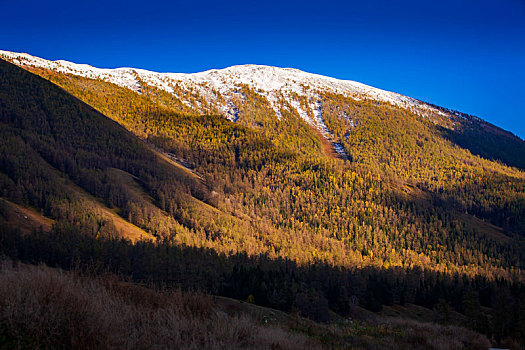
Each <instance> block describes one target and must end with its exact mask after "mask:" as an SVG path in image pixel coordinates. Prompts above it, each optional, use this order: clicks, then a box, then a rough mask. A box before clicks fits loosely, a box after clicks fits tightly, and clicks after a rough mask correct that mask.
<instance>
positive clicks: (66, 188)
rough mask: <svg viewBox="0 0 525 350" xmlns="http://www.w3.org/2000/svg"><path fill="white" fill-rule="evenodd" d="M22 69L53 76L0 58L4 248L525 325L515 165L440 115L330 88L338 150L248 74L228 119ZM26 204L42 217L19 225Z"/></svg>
mask: <svg viewBox="0 0 525 350" xmlns="http://www.w3.org/2000/svg"><path fill="white" fill-rule="evenodd" d="M33 71H34V72H35V73H37V74H39V75H41V76H43V77H45V78H46V79H48V80H49V81H51V82H52V83H54V84H56V85H53V84H51V83H50V82H48V81H46V80H44V79H42V78H40V77H37V76H35V75H33V74H31V73H29V72H27V71H24V70H22V69H20V68H18V67H16V66H14V65H12V64H9V63H6V62H4V61H0V118H1V119H0V122H1V123H2V125H1V133H2V136H1V137H2V140H4V141H2V143H1V147H2V150H1V151H2V152H1V155H0V157H1V158H0V190H1V195H2V202H1V203H0V204H1V206H0V220H2V225H1V230H2V241H1V243H2V252H3V254H6V255H8V256H11V257H14V258H20V259H22V260H24V261H32V262H38V261H43V262H46V263H48V264H51V265H55V266H61V267H63V268H70V267H71V266H74V265H75V264H90V263H94V264H95V266H97V267H98V268H107V269H110V270H112V271H114V272H116V273H119V274H122V275H124V276H128V277H130V278H132V279H134V280H137V281H146V280H148V281H154V283H157V284H158V285H163V284H164V285H169V286H178V287H181V288H184V289H199V290H202V291H204V292H208V293H214V294H219V295H225V296H230V297H235V298H238V299H243V300H244V299H250V300H251V301H254V302H255V303H258V304H260V305H265V306H271V307H274V308H278V309H282V310H287V311H290V310H297V311H298V312H299V313H300V314H302V315H305V316H308V317H311V318H314V319H317V320H322V321H326V320H328V319H329V316H328V315H329V310H332V311H335V312H336V313H338V314H340V315H343V316H347V315H349V314H350V313H351V312H352V305H354V304H355V303H359V304H361V305H362V306H365V307H366V308H368V309H370V310H373V311H379V310H380V309H381V308H382V305H392V304H398V305H405V304H407V303H411V304H413V303H415V304H418V305H422V306H425V307H428V308H430V309H432V308H434V309H439V308H450V309H451V310H452V309H453V310H456V311H458V312H460V313H462V314H463V315H464V316H465V317H466V318H465V319H464V320H463V321H462V322H463V323H464V325H467V326H470V327H471V328H474V329H476V330H477V331H480V332H483V333H485V334H487V335H488V336H489V337H494V339H495V340H496V341H501V340H502V339H504V338H508V337H511V338H514V339H516V340H517V341H522V342H523V341H524V338H523V336H524V334H525V332H523V330H524V329H525V327H524V325H525V323H524V322H525V320H524V319H523V315H524V314H525V313H524V312H523V311H524V310H525V294H524V293H525V289H524V286H523V284H522V283H523V275H522V269H523V264H524V261H525V249H524V244H525V239H524V236H525V215H524V213H525V173H523V171H521V170H519V169H518V168H513V167H510V166H508V165H505V164H503V163H501V162H495V161H493V160H489V159H484V158H482V157H479V156H476V155H473V153H472V152H471V151H469V150H468V149H466V148H462V147H461V145H462V144H461V142H459V141H458V144H456V143H454V140H453V138H452V137H450V134H447V133H448V131H447V130H450V129H447V128H444V126H443V125H440V124H439V123H438V124H437V123H435V122H434V121H431V120H429V119H427V118H424V117H422V116H420V115H418V114H415V113H413V112H411V111H410V110H408V109H404V108H401V107H396V106H394V105H391V104H388V103H379V102H377V101H372V100H360V101H356V100H355V99H352V98H349V97H345V96H340V95H331V94H328V93H327V94H325V95H323V96H322V101H321V108H322V110H323V111H324V112H323V113H324V119H325V123H326V125H327V127H329V129H330V131H331V133H332V134H333V141H334V142H335V143H340V144H341V146H342V147H343V148H344V150H345V153H346V154H347V155H348V159H347V160H345V159H340V158H338V157H334V156H333V153H331V152H330V151H329V148H330V145H329V144H328V145H327V141H326V139H325V138H324V136H322V135H321V134H320V133H319V131H318V130H315V129H313V128H312V127H311V126H309V125H308V124H307V123H306V122H305V121H304V120H303V119H301V118H300V116H299V115H297V114H296V113H295V112H294V111H293V109H286V108H283V110H282V114H281V116H280V119H277V118H276V117H275V116H274V115H272V111H271V110H270V109H269V108H268V106H267V105H266V102H264V101H261V100H258V99H257V95H256V94H250V91H249V90H246V91H244V93H243V96H244V99H245V101H248V102H246V104H244V105H243V106H242V108H239V111H238V112H239V115H238V118H239V119H238V123H233V122H231V121H229V120H227V119H226V118H225V117H223V116H219V115H206V116H201V115H197V113H196V111H191V110H187V111H186V112H182V111H181V109H180V108H179V107H178V106H180V105H181V104H180V103H177V101H175V100H173V99H170V98H169V96H166V95H164V94H163V93H162V91H160V90H156V89H154V88H152V87H150V88H147V89H146V88H144V89H143V90H142V91H141V94H138V93H136V92H134V91H131V90H129V89H127V88H123V87H119V86H117V85H114V84H111V83H108V82H104V81H101V80H94V79H88V78H82V77H79V76H74V75H67V74H61V73H57V72H53V71H50V70H45V69H40V68H33ZM57 85H58V86H57ZM64 90H65V91H67V92H69V93H71V94H72V95H73V96H76V97H77V98H78V99H80V100H82V101H83V102H81V101H79V100H77V99H76V98H74V97H73V96H71V95H69V94H68V93H66V92H65V91H64ZM287 111H288V112H287ZM105 116H107V117H109V118H111V119H113V121H112V120H109V119H108V118H106V117H105ZM119 124H120V125H119ZM474 153H480V152H474ZM16 208H19V209H16ZM20 208H22V209H24V210H32V211H33V212H34V213H35V216H38V215H40V216H41V220H40V221H42V220H44V219H45V220H53V222H54V224H53V225H52V228H50V229H49V228H48V229H45V230H44V227H43V228H42V229H40V228H39V226H42V225H40V221H39V220H35V222H34V224H33V227H34V229H33V230H27V228H26V229H25V230H22V232H20V231H21V226H20V222H19V221H20V220H19V219H17V218H18V216H14V215H13V211H14V210H15V209H16V210H22V209H20ZM13 218H14V219H13ZM24 227H27V226H24ZM43 231H48V232H43ZM119 237H125V238H128V239H130V240H131V241H129V240H121V239H120V238H119ZM132 241H133V242H135V243H132ZM441 321H442V322H448V320H446V319H443V320H441Z"/></svg>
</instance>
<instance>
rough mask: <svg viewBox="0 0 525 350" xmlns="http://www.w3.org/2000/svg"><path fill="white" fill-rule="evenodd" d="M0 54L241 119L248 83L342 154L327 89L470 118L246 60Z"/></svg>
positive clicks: (278, 111) (434, 115)
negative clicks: (188, 65) (143, 61)
mask: <svg viewBox="0 0 525 350" xmlns="http://www.w3.org/2000/svg"><path fill="white" fill-rule="evenodd" d="M0 58H3V59H5V60H7V61H10V62H12V63H14V64H16V65H19V66H22V67H24V66H25V67H36V68H44V69H49V70H52V71H56V72H60V73H65V74H73V75H77V76H82V77H85V78H91V79H99V80H103V81H107V82H110V83H114V84H116V85H119V86H121V87H125V88H128V89H131V90H133V91H135V92H137V93H141V91H142V89H143V88H144V85H145V84H146V85H149V86H151V87H154V88H157V89H160V90H163V91H165V92H167V93H169V94H172V95H173V96H175V97H176V98H178V99H179V100H181V101H182V102H183V103H184V104H186V105H188V106H189V107H191V108H193V109H194V110H195V111H196V112H198V113H209V112H210V108H213V110H214V111H218V112H219V113H221V114H223V115H225V116H226V117H227V118H229V119H230V120H232V121H236V120H237V118H238V109H239V103H242V98H243V96H242V92H240V88H242V87H248V88H250V89H251V90H252V91H254V92H256V93H257V94H258V95H259V96H260V97H261V98H263V99H265V100H266V101H267V104H268V105H269V106H270V107H271V109H273V111H274V112H275V116H276V117H277V118H281V117H282V108H288V109H293V111H294V112H295V113H297V114H298V115H299V116H300V117H301V118H302V119H304V121H305V122H306V123H308V124H309V125H311V126H312V127H314V128H316V129H318V130H319V131H320V132H321V134H322V135H324V136H325V138H327V140H329V141H330V142H332V143H333V146H334V149H335V150H336V151H337V152H338V153H340V154H342V152H344V151H343V150H342V147H340V145H339V144H338V143H337V141H336V140H334V139H333V134H332V132H331V131H330V130H329V128H328V127H327V126H326V124H325V122H324V119H323V110H322V104H321V100H322V98H323V96H325V95H326V94H337V95H341V96H344V97H349V98H353V99H356V100H362V99H372V100H376V101H380V102H385V103H390V104H392V105H395V106H398V107H401V108H406V109H408V110H411V111H412V112H414V113H416V114H419V115H421V116H424V117H426V118H429V119H430V120H433V121H435V120H437V119H439V118H441V119H448V120H451V121H452V122H453V123H455V122H456V121H459V120H460V119H461V120H465V119H466V118H467V119H468V118H471V117H469V116H466V115H463V114H461V113H458V112H455V111H452V110H447V109H440V108H437V107H435V106H432V105H430V104H427V103H424V102H421V101H419V100H416V99H413V98H410V97H407V96H403V95H400V94H397V93H394V92H390V91H385V90H381V89H378V88H374V87H371V86H368V85H365V84H362V83H358V82H355V81H350V80H339V79H335V78H330V77H326V76H322V75H318V74H312V73H307V72H303V71H300V70H298V69H293V68H278V67H271V66H264V65H254V64H248V65H239V66H232V67H228V68H224V69H212V70H208V71H204V72H200V73H191V74H185V73H157V72H151V71H147V70H143V69H134V68H116V69H101V68H96V67H92V66H90V65H87V64H76V63H72V62H68V61H63V60H58V61H49V60H45V59H42V58H38V57H35V56H31V55H29V54H25V53H15V52H9V51H0ZM188 93H190V94H191V96H194V97H195V96H196V98H193V99H192V101H188V100H187V99H185V98H184V97H183V95H184V94H188ZM203 102H204V103H203ZM344 117H347V116H344ZM349 123H350V125H352V124H353V121H352V120H349Z"/></svg>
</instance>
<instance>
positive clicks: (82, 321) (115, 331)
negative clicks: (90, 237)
mask: <svg viewBox="0 0 525 350" xmlns="http://www.w3.org/2000/svg"><path fill="white" fill-rule="evenodd" d="M2 342H3V344H2ZM2 346H3V347H13V348H18V349H21V348H40V349H45V348H53V349H236V348H250V349H274V348H275V349H308V348H319V347H320V346H319V344H318V343H317V342H316V341H314V340H313V339H311V338H308V337H306V336H305V335H301V334H296V333H290V332H289V331H286V330H284V329H282V328H277V327H268V326H264V325H261V324H260V323H258V322H257V321H256V320H254V319H252V318H250V317H249V316H229V315H228V314H226V313H224V312H220V311H218V310H217V309H216V308H215V307H214V304H213V301H212V299H211V298H210V297H206V296H199V295H192V294H187V293H181V292H156V291H153V290H150V289H147V288H143V287H140V286H137V285H133V284H126V283H121V282H119V281H118V280H117V279H115V278H114V277H103V278H102V277H101V278H92V277H90V278H88V277H80V276H78V275H76V274H73V273H65V272H62V271H60V270H56V269H51V268H47V267H44V266H38V267H36V266H27V265H18V266H13V263H11V262H3V263H2V266H1V269H0V348H1V347H2Z"/></svg>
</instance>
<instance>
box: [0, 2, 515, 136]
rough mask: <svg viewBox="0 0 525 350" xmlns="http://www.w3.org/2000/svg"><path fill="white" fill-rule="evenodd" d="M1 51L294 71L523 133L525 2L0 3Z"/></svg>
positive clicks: (187, 67) (168, 68)
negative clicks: (391, 94)
mask: <svg viewBox="0 0 525 350" xmlns="http://www.w3.org/2000/svg"><path fill="white" fill-rule="evenodd" d="M0 49H4V50H11V51H20V52H27V53H30V54H33V55H36V56H40V57H43V58H47V59H65V60H69V61H73V62H77V63H88V64H91V65H93V66H96V67H110V68H111V67H122V66H131V67H137V68H144V69H149V70H154V71H163V72H197V71H202V70H206V69H210V68H223V67H227V66H230V65H234V64H245V63H257V64H267V65H275V66H280V67H294V68H299V69H302V70H305V71H308V72H312V73H318V74H323V75H328V76H333V77H336V78H341V79H351V80H356V81H360V82H362V83H365V84H369V85H372V86H375V87H379V88H382V89H386V90H390V91H395V92H399V93H402V94H405V95H408V96H411V97H415V98H418V99H421V100H424V101H428V102H432V103H435V104H437V105H441V106H444V107H449V108H454V109H458V110H460V111H462V112H466V113H470V114H473V115H477V116H479V117H481V118H483V119H486V120H488V121H490V122H492V123H494V124H496V125H498V126H500V127H503V128H504V129H507V130H510V131H512V132H513V133H515V134H517V135H518V136H520V137H521V138H525V118H524V117H525V113H524V108H523V103H524V102H525V0H498V1H485V0H468V1H467V0H441V1H421V0H420V1H395V0H360V1H331V0H325V1H312V2H310V1H296V0H292V1H286V0H281V1H275V0H268V1H257V2H251V1H248V0H245V1H191V0H180V1H177V0H175V1H158V0H143V1H136V0H128V1H123V0H115V1H111V0H106V1H99V0H91V1H85V0H76V1H73V0H71V1H65V0H48V1H41V0H40V1H35V0H0Z"/></svg>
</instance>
